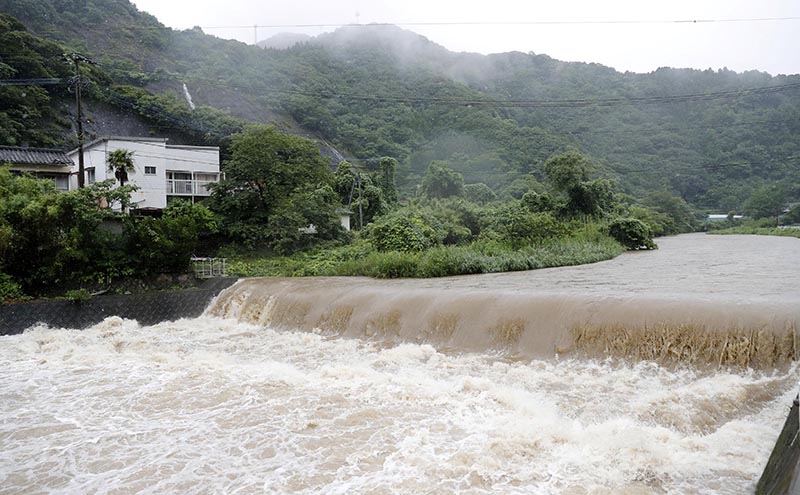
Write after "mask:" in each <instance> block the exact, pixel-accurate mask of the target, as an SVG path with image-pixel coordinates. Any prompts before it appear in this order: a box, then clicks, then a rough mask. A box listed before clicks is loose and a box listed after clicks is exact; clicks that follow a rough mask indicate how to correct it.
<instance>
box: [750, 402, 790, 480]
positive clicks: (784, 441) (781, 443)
mask: <svg viewBox="0 0 800 495" xmlns="http://www.w3.org/2000/svg"><path fill="white" fill-rule="evenodd" d="M798 493H800V397H798V398H797V399H795V400H794V403H793V404H792V408H791V410H790V411H789V416H788V417H787V418H786V424H785V425H784V426H783V431H781V434H780V436H778V441H777V442H775V448H774V449H773V450H772V455H771V456H770V457H769V461H768V462H767V467H766V468H764V474H762V475H761V479H760V480H759V481H758V486H756V495H797V494H798Z"/></svg>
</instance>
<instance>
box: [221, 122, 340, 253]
mask: <svg viewBox="0 0 800 495" xmlns="http://www.w3.org/2000/svg"><path fill="white" fill-rule="evenodd" d="M331 182H332V176H331V173H330V170H329V169H328V163H327V161H326V160H325V159H323V158H322V156H321V155H320V153H319V150H318V149H317V147H316V146H315V144H314V143H313V142H312V141H309V140H308V139H303V138H300V137H297V136H291V135H288V134H282V133H280V132H278V131H277V130H276V129H275V128H274V127H266V126H252V127H250V128H248V129H247V130H246V131H245V132H243V133H241V134H237V135H235V136H234V137H233V141H232V143H231V158H230V159H229V160H228V161H227V162H226V163H225V179H224V180H222V181H221V182H220V183H218V184H212V188H213V190H212V195H211V198H210V201H209V207H210V208H211V209H212V210H214V211H215V212H216V213H218V214H219V215H220V216H221V218H222V230H223V232H224V233H225V234H226V236H227V237H228V238H229V239H230V240H232V241H234V242H238V243H241V244H243V245H245V246H247V247H249V248H255V247H257V246H267V247H269V248H271V249H274V250H276V251H278V252H283V253H286V252H288V251H291V250H294V249H297V248H300V247H303V246H306V245H308V244H309V243H310V242H312V240H318V239H332V238H335V237H337V236H339V235H340V234H341V227H340V226H339V223H338V218H337V217H336V214H335V209H336V206H337V205H338V201H337V199H338V198H337V195H336V192H335V191H334V190H333V189H332V188H331ZM311 226H313V229H312V230H314V235H313V236H311V235H309V234H308V233H304V232H303V229H309V228H311Z"/></svg>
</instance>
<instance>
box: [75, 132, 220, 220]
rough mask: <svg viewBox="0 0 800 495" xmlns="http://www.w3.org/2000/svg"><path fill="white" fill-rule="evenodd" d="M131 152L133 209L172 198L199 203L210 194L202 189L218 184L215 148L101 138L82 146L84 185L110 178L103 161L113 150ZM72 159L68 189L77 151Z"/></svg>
mask: <svg viewBox="0 0 800 495" xmlns="http://www.w3.org/2000/svg"><path fill="white" fill-rule="evenodd" d="M120 149H124V150H128V151H132V152H133V163H134V171H133V172H129V173H128V183H129V184H131V185H136V186H138V187H139V190H138V191H136V192H134V193H133V194H132V195H131V202H132V203H133V204H135V205H136V208H137V209H161V208H164V207H166V206H167V203H168V202H169V201H170V200H171V199H173V198H185V199H189V200H191V201H197V200H201V199H203V198H205V197H207V196H210V195H211V193H210V191H209V190H208V188H207V187H206V186H208V184H211V183H214V182H219V180H220V176H221V173H220V167H219V147H217V146H184V145H172V144H168V143H167V140H166V139H165V138H147V137H114V136H111V137H101V138H98V139H95V140H94V141H92V142H90V143H87V144H85V145H84V146H83V163H84V170H85V173H86V179H85V183H86V184H91V183H93V182H100V181H104V180H108V179H114V172H113V171H109V170H108V164H107V162H106V159H107V157H108V154H109V153H111V152H112V151H115V150H120ZM67 156H69V158H70V159H71V160H72V162H73V165H72V173H73V176H72V177H71V178H70V189H75V188H77V187H78V178H77V174H78V149H74V150H72V151H70V152H68V153H67Z"/></svg>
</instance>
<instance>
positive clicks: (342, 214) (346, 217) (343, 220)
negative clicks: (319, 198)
mask: <svg viewBox="0 0 800 495" xmlns="http://www.w3.org/2000/svg"><path fill="white" fill-rule="evenodd" d="M336 214H337V215H339V223H340V224H341V225H342V227H343V228H344V230H346V231H348V232H350V217H351V216H352V215H353V212H352V211H350V210H346V209H344V208H337V209H336Z"/></svg>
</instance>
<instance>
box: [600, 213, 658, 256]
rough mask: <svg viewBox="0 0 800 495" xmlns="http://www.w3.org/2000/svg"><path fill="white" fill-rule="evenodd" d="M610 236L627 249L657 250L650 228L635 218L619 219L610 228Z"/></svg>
mask: <svg viewBox="0 0 800 495" xmlns="http://www.w3.org/2000/svg"><path fill="white" fill-rule="evenodd" d="M608 234H609V235H610V236H611V237H613V238H614V239H615V240H616V241H617V242H619V243H620V244H622V245H623V246H625V247H626V248H627V249H630V250H636V249H657V246H656V244H655V243H654V242H653V233H652V231H651V230H650V227H648V226H647V225H645V223H644V222H642V221H641V220H637V219H635V218H618V219H616V220H614V221H613V222H611V223H610V224H609V226H608Z"/></svg>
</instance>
